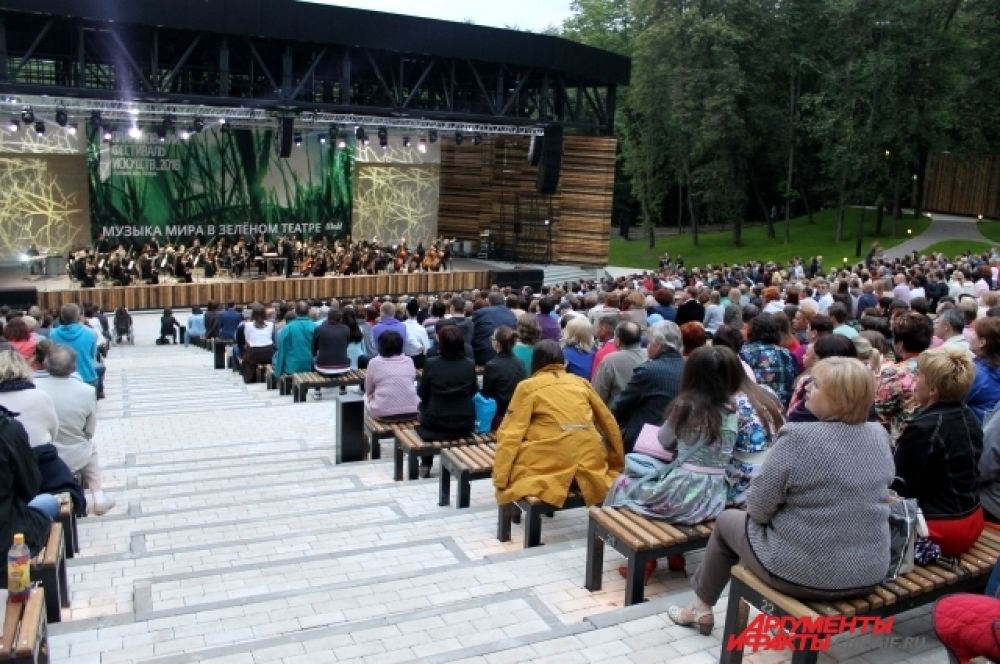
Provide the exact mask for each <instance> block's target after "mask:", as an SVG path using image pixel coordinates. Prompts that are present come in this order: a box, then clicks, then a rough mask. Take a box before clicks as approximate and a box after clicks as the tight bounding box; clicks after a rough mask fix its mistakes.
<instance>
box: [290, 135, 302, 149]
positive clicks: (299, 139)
mask: <svg viewBox="0 0 1000 664" xmlns="http://www.w3.org/2000/svg"><path fill="white" fill-rule="evenodd" d="M292 140H293V141H294V142H295V147H300V146H301V145H302V133H301V132H298V131H297V132H295V133H294V134H293V135H292Z"/></svg>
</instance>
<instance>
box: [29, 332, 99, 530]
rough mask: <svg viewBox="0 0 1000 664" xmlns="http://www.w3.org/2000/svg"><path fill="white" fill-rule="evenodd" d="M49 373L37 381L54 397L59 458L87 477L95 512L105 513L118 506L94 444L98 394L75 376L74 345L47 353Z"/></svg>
mask: <svg viewBox="0 0 1000 664" xmlns="http://www.w3.org/2000/svg"><path fill="white" fill-rule="evenodd" d="M45 369H46V371H47V372H48V375H47V376H46V377H44V378H40V379H38V380H37V381H36V382H35V384H36V386H37V388H38V390H39V391H41V392H44V393H45V394H47V395H49V397H51V398H52V403H53V404H54V405H55V411H56V416H57V417H58V421H59V430H58V433H57V434H56V437H55V440H54V441H53V445H55V448H56V450H57V452H58V454H59V458H60V459H62V461H63V463H65V464H66V466H67V467H68V468H69V470H70V472H72V473H73V474H79V475H81V476H82V477H83V485H84V487H86V488H87V489H89V490H90V492H91V494H92V496H93V506H94V514H97V515H98V516H100V515H102V514H105V513H106V512H108V511H110V510H111V508H112V507H114V506H115V499H114V498H113V497H111V496H110V495H109V494H106V493H105V492H104V490H103V486H104V485H103V483H102V480H101V464H100V460H99V459H98V456H97V446H96V445H95V444H94V440H93V439H94V431H95V430H96V429H97V398H96V395H95V394H94V390H92V389H91V388H90V386H89V385H87V384H86V383H83V382H81V381H80V380H78V379H76V378H74V377H73V374H74V372H75V371H76V356H75V355H74V353H73V351H72V349H70V348H67V347H65V346H53V347H52V349H51V350H50V351H49V353H48V355H46V357H45Z"/></svg>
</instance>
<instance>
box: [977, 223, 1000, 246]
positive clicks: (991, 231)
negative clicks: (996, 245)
mask: <svg viewBox="0 0 1000 664" xmlns="http://www.w3.org/2000/svg"><path fill="white" fill-rule="evenodd" d="M976 228H978V229H979V232H980V233H982V234H983V235H985V236H986V237H988V238H989V239H991V240H993V241H994V242H1000V221H994V220H990V219H988V220H984V221H980V222H979V224H978V225H977V226H976Z"/></svg>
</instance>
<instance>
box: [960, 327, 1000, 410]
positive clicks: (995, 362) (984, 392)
mask: <svg viewBox="0 0 1000 664" xmlns="http://www.w3.org/2000/svg"><path fill="white" fill-rule="evenodd" d="M973 327H975V330H976V340H975V342H973V344H972V352H973V354H974V355H975V364H976V379H975V380H974V381H973V382H972V388H971V389H970V390H969V394H968V395H967V396H966V397H965V403H967V404H968V405H969V408H971V409H972V412H973V413H975V414H976V418H977V419H978V420H979V421H980V422H982V421H983V419H984V418H985V417H986V413H987V412H989V411H991V410H993V408H994V407H995V406H996V404H997V402H1000V318H996V317H987V318H980V319H979V320H977V321H976V322H975V323H974V324H973Z"/></svg>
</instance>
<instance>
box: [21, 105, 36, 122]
mask: <svg viewBox="0 0 1000 664" xmlns="http://www.w3.org/2000/svg"><path fill="white" fill-rule="evenodd" d="M34 121H35V112H34V111H33V110H31V107H30V106H25V107H24V110H22V111H21V122H23V123H24V124H26V125H30V124H32V123H33V122H34Z"/></svg>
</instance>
